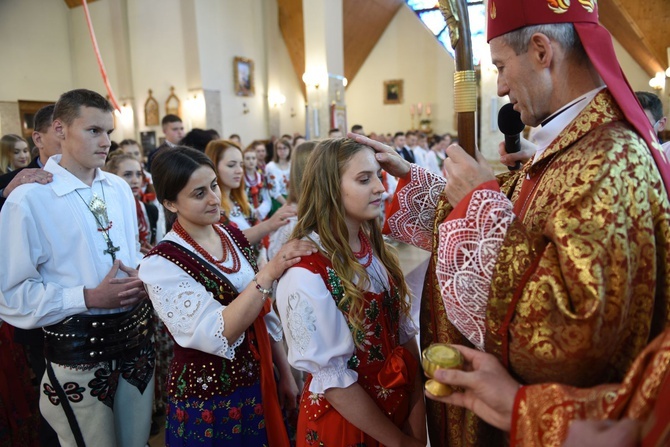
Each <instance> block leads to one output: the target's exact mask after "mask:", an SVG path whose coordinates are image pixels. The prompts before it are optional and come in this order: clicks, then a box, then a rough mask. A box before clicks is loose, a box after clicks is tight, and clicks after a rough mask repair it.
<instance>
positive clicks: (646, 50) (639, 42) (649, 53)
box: [598, 0, 667, 77]
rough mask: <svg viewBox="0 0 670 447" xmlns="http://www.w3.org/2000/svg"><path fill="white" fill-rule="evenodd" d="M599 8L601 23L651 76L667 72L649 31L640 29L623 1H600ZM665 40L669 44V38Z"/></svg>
mask: <svg viewBox="0 0 670 447" xmlns="http://www.w3.org/2000/svg"><path fill="white" fill-rule="evenodd" d="M598 8H599V12H600V22H601V23H602V24H603V26H604V27H605V28H607V29H608V30H609V32H610V33H611V34H612V36H614V37H615V38H616V40H617V41H618V42H619V43H620V44H621V46H622V47H624V48H625V49H626V51H628V53H629V54H630V55H631V57H632V58H633V59H635V61H636V62H637V63H638V64H640V67H642V68H643V69H644V71H646V72H647V74H648V75H649V76H651V77H653V76H654V74H656V72H658V71H664V70H665V61H663V62H662V59H659V58H658V57H657V55H656V54H655V53H656V51H654V48H653V46H652V42H650V41H649V37H648V36H649V34H648V33H649V31H648V29H645V30H644V31H643V30H642V29H641V28H640V26H639V25H638V22H636V20H635V19H634V18H633V17H631V15H630V14H629V12H628V9H627V7H624V6H623V4H622V1H621V0H600V1H599V2H598ZM661 28H662V27H661ZM666 33H667V31H666ZM664 40H665V41H666V42H667V37H665V39H664Z"/></svg>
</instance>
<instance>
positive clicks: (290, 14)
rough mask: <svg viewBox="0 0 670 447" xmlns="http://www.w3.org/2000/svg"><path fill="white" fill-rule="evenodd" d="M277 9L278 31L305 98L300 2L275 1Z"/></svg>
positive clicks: (302, 27) (295, 0) (303, 45)
mask: <svg viewBox="0 0 670 447" xmlns="http://www.w3.org/2000/svg"><path fill="white" fill-rule="evenodd" d="M277 6H278V7H279V30H280V31H281V34H282V37H283V38H284V43H285V44H286V49H287V50H288V55H289V57H290V58H291V63H292V64H293V70H295V74H296V76H298V79H299V80H300V81H299V82H300V87H301V89H302V94H303V95H304V96H305V98H307V90H306V89H305V83H304V82H302V74H303V73H304V72H305V27H304V24H303V13H302V0H277Z"/></svg>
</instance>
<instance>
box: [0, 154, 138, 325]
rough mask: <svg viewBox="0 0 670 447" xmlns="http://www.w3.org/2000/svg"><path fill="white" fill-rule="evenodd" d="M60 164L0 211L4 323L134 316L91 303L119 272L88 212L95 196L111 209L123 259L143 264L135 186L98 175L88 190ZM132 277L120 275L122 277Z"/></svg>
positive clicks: (55, 161)
mask: <svg viewBox="0 0 670 447" xmlns="http://www.w3.org/2000/svg"><path fill="white" fill-rule="evenodd" d="M60 159H61V156H60V155H55V156H53V157H51V158H50V159H49V161H48V162H47V164H46V166H45V167H44V170H45V171H48V172H51V173H52V174H53V182H51V183H49V184H47V185H41V184H38V183H32V184H26V185H21V186H19V187H18V188H16V189H15V190H14V191H13V192H12V194H10V196H9V197H8V199H7V201H6V202H5V205H4V207H3V209H2V213H0V238H2V243H1V244H0V272H2V274H1V275H0V318H2V319H3V320H5V321H7V322H8V323H10V324H12V325H14V326H16V327H20V328H23V329H29V328H37V327H42V326H48V325H51V324H55V323H58V322H59V321H61V320H63V319H65V318H66V317H69V316H72V315H76V314H81V313H85V314H109V313H116V312H120V311H122V310H126V308H118V309H87V308H86V305H85V303H84V289H93V288H95V287H97V286H98V285H99V284H100V283H101V282H102V280H103V278H104V277H105V276H106V275H107V273H109V270H110V269H111V268H112V257H111V256H110V255H109V254H106V253H104V251H105V250H107V243H106V242H105V239H104V238H103V235H102V233H101V232H100V231H98V224H97V222H96V220H95V217H94V216H93V214H92V213H91V211H90V210H89V209H88V207H87V204H88V203H89V202H90V200H91V198H92V195H93V193H95V194H96V195H97V196H98V197H100V198H101V199H103V197H104V200H105V201H106V203H107V214H108V216H109V220H110V222H112V227H111V228H110V230H109V235H110V238H111V240H112V242H113V244H114V246H115V247H119V249H120V250H119V251H118V252H116V259H119V260H121V261H122V262H123V264H124V265H126V266H128V267H132V268H135V267H136V266H137V263H138V260H139V242H138V240H139V237H138V229H137V214H136V208H135V199H134V198H133V194H132V191H131V190H130V187H129V186H128V184H127V183H126V182H125V181H124V180H123V179H121V178H120V177H117V176H115V175H112V174H109V173H105V172H102V171H101V170H100V169H97V170H96V172H95V179H94V180H93V184H92V186H88V185H86V184H85V183H83V182H82V181H81V180H79V179H78V178H76V177H75V176H74V175H72V174H71V173H69V172H68V171H67V170H65V169H64V168H62V167H61V166H60V165H59V162H60ZM103 188H104V194H103ZM77 192H78V193H79V194H81V198H80V197H79V195H78V194H77ZM82 198H83V199H84V200H82ZM84 201H86V203H84ZM125 276H126V274H125V273H123V272H122V271H120V270H119V273H118V275H117V277H125Z"/></svg>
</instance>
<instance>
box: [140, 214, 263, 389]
mask: <svg viewBox="0 0 670 447" xmlns="http://www.w3.org/2000/svg"><path fill="white" fill-rule="evenodd" d="M226 230H227V231H228V233H229V234H230V235H231V236H232V239H233V242H234V243H235V245H237V246H238V248H240V249H241V250H242V253H244V257H245V258H246V260H247V261H248V262H249V263H250V264H251V265H252V267H253V268H254V271H255V270H256V263H255V261H253V258H249V253H250V247H249V243H248V242H247V240H246V238H245V237H244V235H243V234H242V233H241V232H240V231H239V230H237V229H236V228H231V227H226ZM152 255H159V256H163V257H164V258H166V259H168V260H169V261H171V262H173V263H175V264H177V265H178V266H179V267H181V268H182V269H183V270H184V271H185V272H186V273H188V274H189V275H191V277H193V279H195V280H196V281H198V282H199V283H201V284H202V285H203V286H205V289H207V291H208V292H211V293H212V296H213V298H214V299H215V300H217V301H218V302H220V303H221V304H223V305H228V304H230V303H231V302H232V301H233V300H234V299H235V298H236V297H237V296H238V294H239V292H238V291H237V290H235V288H234V287H233V286H232V284H230V283H229V282H225V281H222V280H221V279H220V278H219V277H218V276H217V274H216V273H214V272H213V271H212V267H210V266H209V265H206V264H205V263H204V261H202V260H201V259H197V258H195V257H194V256H193V255H192V254H191V253H188V252H185V251H184V250H183V249H182V248H180V247H179V246H177V244H174V243H171V242H166V241H163V242H161V243H159V244H158V245H156V247H154V249H153V250H151V252H149V254H148V255H147V256H152ZM219 274H220V273H219ZM258 318H261V319H262V316H259V317H258ZM259 358H260V356H259V354H258V345H257V342H256V336H255V331H254V325H251V326H249V328H247V330H246V331H245V337H244V340H243V341H242V343H241V344H240V345H239V346H237V347H236V348H235V358H234V359H233V360H228V359H226V358H222V357H219V356H216V355H213V354H208V353H205V352H202V351H198V350H197V349H190V348H183V347H181V346H179V345H178V344H177V343H175V344H174V358H173V359H172V363H171V365H170V381H169V384H168V394H169V395H171V396H176V397H177V398H178V399H189V398H197V399H208V398H211V397H213V396H215V395H219V396H220V395H227V394H230V393H232V392H233V391H235V390H236V389H237V388H240V387H246V386H251V385H253V384H255V383H257V382H258V381H259V379H260V361H259Z"/></svg>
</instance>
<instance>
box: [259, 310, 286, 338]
mask: <svg viewBox="0 0 670 447" xmlns="http://www.w3.org/2000/svg"><path fill="white" fill-rule="evenodd" d="M263 321H265V326H266V327H267V328H268V334H270V337H271V338H272V339H273V340H274V341H281V339H282V338H284V332H283V331H282V329H281V321H280V320H279V315H277V312H275V309H274V307H271V308H270V312H268V313H267V314H265V316H264V317H263Z"/></svg>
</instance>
